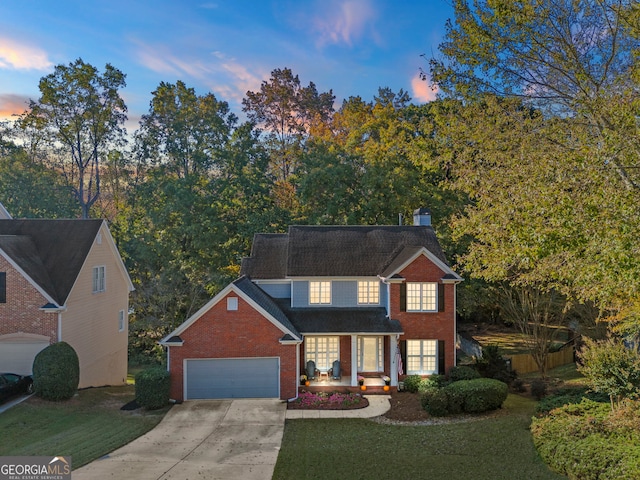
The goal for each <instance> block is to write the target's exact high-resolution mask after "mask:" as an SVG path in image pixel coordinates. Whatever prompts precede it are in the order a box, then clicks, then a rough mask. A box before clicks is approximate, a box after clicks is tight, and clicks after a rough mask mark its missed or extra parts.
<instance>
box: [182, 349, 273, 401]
mask: <svg viewBox="0 0 640 480" xmlns="http://www.w3.org/2000/svg"><path fill="white" fill-rule="evenodd" d="M279 365H280V363H279V359H278V358H216V359H206V360H187V361H186V368H185V370H186V382H187V384H186V399H188V400H195V399H199V398H279V397H280V367H279Z"/></svg>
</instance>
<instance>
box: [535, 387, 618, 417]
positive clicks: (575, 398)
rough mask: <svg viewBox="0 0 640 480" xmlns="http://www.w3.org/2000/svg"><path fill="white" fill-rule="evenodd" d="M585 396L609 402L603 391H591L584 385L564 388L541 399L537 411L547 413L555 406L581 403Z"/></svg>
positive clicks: (595, 400)
mask: <svg viewBox="0 0 640 480" xmlns="http://www.w3.org/2000/svg"><path fill="white" fill-rule="evenodd" d="M583 398H587V399H589V400H593V401H594V402H604V403H608V402H609V397H608V396H607V395H606V394H603V393H596V392H589V391H587V390H586V388H583V387H572V388H563V389H559V390H556V391H555V392H554V393H553V394H552V395H548V396H547V397H545V398H543V399H542V400H540V401H539V402H538V405H536V413H538V414H541V413H547V412H550V411H551V410H553V409H554V408H560V407H563V406H565V405H569V404H571V403H580V402H581V401H582V399H583Z"/></svg>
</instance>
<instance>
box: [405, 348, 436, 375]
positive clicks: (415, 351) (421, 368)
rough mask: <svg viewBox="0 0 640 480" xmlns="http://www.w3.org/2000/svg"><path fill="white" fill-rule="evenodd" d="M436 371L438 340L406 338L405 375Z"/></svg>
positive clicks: (426, 373)
mask: <svg viewBox="0 0 640 480" xmlns="http://www.w3.org/2000/svg"><path fill="white" fill-rule="evenodd" d="M433 373H438V341H437V340H407V375H431V374H433Z"/></svg>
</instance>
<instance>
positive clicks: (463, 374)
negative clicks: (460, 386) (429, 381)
mask: <svg viewBox="0 0 640 480" xmlns="http://www.w3.org/2000/svg"><path fill="white" fill-rule="evenodd" d="M481 376H482V375H480V372H478V371H477V370H476V369H475V368H472V367H467V366H464V365H461V366H456V367H451V368H450V369H449V380H451V381H452V382H458V381H460V380H473V379H474V378H480V377H481Z"/></svg>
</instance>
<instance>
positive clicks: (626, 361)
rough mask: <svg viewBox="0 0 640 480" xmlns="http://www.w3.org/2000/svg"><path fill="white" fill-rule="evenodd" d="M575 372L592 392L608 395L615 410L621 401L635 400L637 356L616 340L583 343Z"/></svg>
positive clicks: (639, 370)
mask: <svg viewBox="0 0 640 480" xmlns="http://www.w3.org/2000/svg"><path fill="white" fill-rule="evenodd" d="M579 357H580V364H579V365H578V371H579V372H580V373H582V374H583V375H584V376H585V377H586V379H587V382H588V383H589V387H591V389H592V390H593V391H594V392H602V393H606V394H607V395H609V398H610V400H611V408H612V409H615V408H616V407H618V406H619V405H620V402H621V400H622V399H624V398H631V399H633V398H637V397H638V394H639V393H640V354H638V351H637V350H631V349H629V348H627V347H626V346H625V345H624V343H622V342H621V341H620V340H616V339H613V338H608V339H606V340H602V341H599V342H598V341H594V340H591V339H588V338H587V339H586V340H585V345H584V347H583V348H582V350H581V351H580V352H579Z"/></svg>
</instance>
